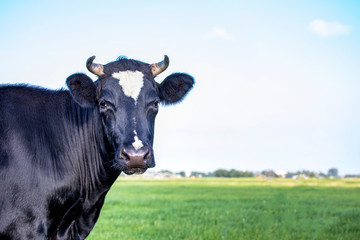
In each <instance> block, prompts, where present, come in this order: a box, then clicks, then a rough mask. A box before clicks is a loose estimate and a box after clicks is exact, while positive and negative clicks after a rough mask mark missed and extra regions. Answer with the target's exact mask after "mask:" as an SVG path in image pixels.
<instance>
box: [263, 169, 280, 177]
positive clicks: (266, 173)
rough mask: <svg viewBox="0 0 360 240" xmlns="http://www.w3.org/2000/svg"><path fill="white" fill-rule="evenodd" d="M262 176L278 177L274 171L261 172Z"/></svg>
mask: <svg viewBox="0 0 360 240" xmlns="http://www.w3.org/2000/svg"><path fill="white" fill-rule="evenodd" d="M261 174H262V175H264V176H265V177H271V178H274V177H277V175H276V173H275V172H274V171H273V170H264V171H262V172H261Z"/></svg>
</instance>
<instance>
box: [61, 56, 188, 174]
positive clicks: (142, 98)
mask: <svg viewBox="0 0 360 240" xmlns="http://www.w3.org/2000/svg"><path fill="white" fill-rule="evenodd" d="M94 59H95V56H93V57H91V58H89V59H88V61H87V63H86V65H87V68H88V70H89V71H90V72H92V73H94V74H96V75H97V76H99V79H98V80H97V81H96V82H95V83H94V82H93V81H92V80H91V79H90V78H89V77H88V76H86V75H85V74H74V75H71V76H70V77H69V78H68V79H67V81H66V83H67V85H68V87H69V89H70V92H71V94H72V96H73V98H74V100H75V101H76V102H77V103H78V104H79V105H80V106H81V107H84V108H94V107H95V108H96V110H97V111H98V112H99V114H100V116H101V119H102V124H103V131H104V135H105V136H106V139H107V141H108V143H109V144H110V145H111V146H112V148H113V149H112V151H113V153H114V156H115V158H114V163H113V166H115V167H116V168H118V169H119V170H121V171H124V172H125V173H126V174H133V173H143V172H145V171H146V169H147V168H150V167H154V166H155V161H154V151H153V148H152V146H153V139H154V122H155V117H156V114H157V112H158V108H159V103H162V104H165V105H166V104H173V103H177V102H179V101H181V100H182V99H183V97H184V96H185V95H186V94H187V92H188V91H189V90H190V89H191V88H192V86H193V84H194V80H193V78H192V77H191V76H189V75H187V74H183V73H174V74H172V75H170V76H168V77H166V78H165V80H164V81H163V82H162V83H160V84H159V83H157V82H155V80H154V78H155V77H156V76H157V75H158V74H160V73H161V72H163V71H164V70H165V69H166V68H167V67H168V65H169V58H168V57H167V56H165V58H164V60H163V61H161V62H159V63H155V64H147V63H143V62H140V61H136V60H130V59H125V58H120V59H118V60H117V61H114V62H110V63H108V64H106V65H101V64H95V63H93V60H94Z"/></svg>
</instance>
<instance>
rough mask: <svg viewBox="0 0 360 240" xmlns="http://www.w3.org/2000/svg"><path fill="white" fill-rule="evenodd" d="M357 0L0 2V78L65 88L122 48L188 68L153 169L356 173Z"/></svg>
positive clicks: (158, 131) (359, 136)
mask: <svg viewBox="0 0 360 240" xmlns="http://www.w3.org/2000/svg"><path fill="white" fill-rule="evenodd" d="M359 12H360V3H359V2H358V1H349V0H342V1H332V0H327V1H281V0H275V1H267V0H255V1H240V0H235V1H230V0H224V1H211V0H207V1H194V0H191V1H188V0H185V1H160V0H154V1H118V0H117V1H92V0H87V1H72V0H71V1H67V0H64V1H56V2H55V1H44V0H39V1H35V0H33V1H31V0H28V1H16V0H3V1H1V3H0V29H1V33H0V36H1V37H0V53H1V56H0V71H1V73H2V74H1V77H0V83H1V84H5V83H10V84H13V83H27V84H31V85H37V86H42V87H46V88H51V89H60V88H65V89H66V88H67V87H66V85H65V80H66V78H67V77H68V76H69V75H71V74H73V73H76V72H84V73H87V74H88V75H89V76H90V77H91V78H92V79H94V80H95V79H96V78H95V76H94V75H92V74H91V73H89V72H88V71H87V69H86V67H85V62H86V59H87V58H88V57H90V56H92V55H96V60H95V62H97V63H102V64H106V63H108V62H111V61H114V60H115V59H116V58H117V57H118V56H120V55H123V56H127V57H129V58H133V59H138V60H141V61H143V62H148V63H153V62H159V61H161V60H162V59H163V56H164V54H167V55H168V56H169V58H170V66H169V68H168V69H167V70H166V71H165V72H164V73H162V74H161V75H160V76H159V77H157V79H156V80H157V81H158V82H161V81H162V80H163V79H164V78H165V77H166V76H167V75H170V74H171V73H174V72H185V73H188V74H190V75H192V76H193V77H194V78H195V81H196V83H195V86H194V89H193V90H192V91H191V92H190V93H189V94H188V96H187V97H186V99H184V101H183V102H181V103H180V104H178V105H175V106H166V107H165V106H162V107H161V109H160V112H159V114H158V116H157V120H156V127H155V142H154V151H155V159H156V163H157V166H156V168H155V170H163V169H167V170H171V171H202V172H207V171H214V170H216V169H219V168H223V169H237V170H247V171H262V170H265V169H273V170H286V171H297V170H302V169H306V170H311V171H321V172H324V173H327V171H328V169H330V168H333V167H335V168H337V169H338V170H339V174H340V175H345V174H360V66H359V63H360V15H359Z"/></svg>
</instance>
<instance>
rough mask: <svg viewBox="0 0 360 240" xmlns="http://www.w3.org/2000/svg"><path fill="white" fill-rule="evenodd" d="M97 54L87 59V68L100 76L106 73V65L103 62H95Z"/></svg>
mask: <svg viewBox="0 0 360 240" xmlns="http://www.w3.org/2000/svg"><path fill="white" fill-rule="evenodd" d="M94 59H95V56H92V57H89V58H88V60H87V61H86V67H87V69H88V70H89V71H90V72H92V73H93V74H95V75H98V76H99V77H100V76H102V75H104V66H103V65H101V64H97V63H93V61H94Z"/></svg>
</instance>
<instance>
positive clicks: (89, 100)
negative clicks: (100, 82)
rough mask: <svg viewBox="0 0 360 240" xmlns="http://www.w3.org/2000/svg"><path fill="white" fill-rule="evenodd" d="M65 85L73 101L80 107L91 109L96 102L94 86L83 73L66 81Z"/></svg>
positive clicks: (74, 75)
mask: <svg viewBox="0 0 360 240" xmlns="http://www.w3.org/2000/svg"><path fill="white" fill-rule="evenodd" d="M66 85H67V86H68V87H69V89H70V93H71V95H72V97H73V98H74V100H75V101H76V102H77V103H78V104H79V105H80V106H81V107H92V106H93V105H94V103H95V100H96V86H95V84H94V82H93V81H92V79H91V78H89V77H88V76H86V75H85V74H83V73H76V74H73V75H71V76H70V77H68V78H67V79H66Z"/></svg>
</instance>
